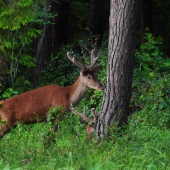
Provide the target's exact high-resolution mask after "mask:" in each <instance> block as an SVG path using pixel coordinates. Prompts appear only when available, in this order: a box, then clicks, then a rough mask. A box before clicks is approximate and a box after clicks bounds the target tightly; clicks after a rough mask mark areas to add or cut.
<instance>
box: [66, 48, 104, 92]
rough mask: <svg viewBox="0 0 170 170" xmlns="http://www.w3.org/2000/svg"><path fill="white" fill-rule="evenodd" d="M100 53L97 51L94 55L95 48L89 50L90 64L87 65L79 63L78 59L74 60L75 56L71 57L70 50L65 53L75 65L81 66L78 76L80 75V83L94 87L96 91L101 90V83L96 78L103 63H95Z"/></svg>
mask: <svg viewBox="0 0 170 170" xmlns="http://www.w3.org/2000/svg"><path fill="white" fill-rule="evenodd" d="M100 55H101V54H100V53H99V54H98V56H97V57H95V50H94V49H93V50H92V51H91V64H90V65H88V66H85V65H83V64H81V63H79V62H78V61H76V59H75V56H73V57H72V56H71V53H70V52H68V53H67V56H68V58H69V59H70V60H71V61H72V62H73V63H74V64H75V65H77V66H78V67H80V68H81V72H80V77H81V81H82V83H83V84H84V85H86V86H87V87H89V88H92V89H96V90H98V91H102V90H103V86H102V84H101V83H100V82H99V80H98V79H97V73H98V71H99V70H100V69H101V68H102V64H103V63H100V64H98V65H95V63H96V61H97V60H98V59H99V57H100Z"/></svg>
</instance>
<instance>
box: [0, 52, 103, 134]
mask: <svg viewBox="0 0 170 170" xmlns="http://www.w3.org/2000/svg"><path fill="white" fill-rule="evenodd" d="M100 56H101V53H99V54H98V56H97V57H96V56H95V50H94V49H93V50H92V51H91V62H90V65H88V66H85V65H83V64H81V63H80V62H78V61H76V58H75V56H73V57H72V55H71V52H67V57H68V58H69V60H70V61H71V62H73V63H74V64H75V65H76V66H78V67H79V68H81V71H80V76H79V77H78V79H77V80H76V81H75V83H74V84H73V85H71V86H66V87H61V86H58V85H47V86H44V87H40V88H37V89H34V90H31V91H28V92H25V93H22V94H20V95H18V96H14V97H11V98H8V99H5V100H3V101H0V137H3V136H4V135H5V134H6V133H7V132H8V131H9V130H10V129H11V127H14V126H16V125H17V123H20V122H22V123H24V124H31V123H36V122H37V120H38V121H39V122H42V121H47V113H48V111H49V109H50V108H54V107H55V106H56V105H57V106H60V107H62V108H63V111H62V112H61V119H62V115H64V114H65V113H66V112H69V111H70V105H71V104H72V105H74V106H75V105H76V104H78V103H79V102H80V100H81V99H82V98H83V97H84V95H85V94H86V92H87V91H88V89H89V88H92V89H96V90H98V91H103V86H102V84H101V83H100V81H99V80H98V79H97V73H98V71H99V70H100V69H101V68H102V64H103V63H100V64H97V65H95V63H96V61H97V60H98V59H99V57H100ZM59 121H60V118H59V119H56V124H55V126H54V130H57V125H58V122H59Z"/></svg>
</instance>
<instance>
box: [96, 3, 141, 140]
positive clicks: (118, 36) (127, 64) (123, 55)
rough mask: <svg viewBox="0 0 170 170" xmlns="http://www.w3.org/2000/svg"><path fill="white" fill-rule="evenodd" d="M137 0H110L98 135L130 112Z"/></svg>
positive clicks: (105, 131)
mask: <svg viewBox="0 0 170 170" xmlns="http://www.w3.org/2000/svg"><path fill="white" fill-rule="evenodd" d="M139 11H140V0H111V1H110V20H109V22H110V30H109V45H108V48H109V58H108V70H107V80H106V89H105V94H104V97H103V105H102V109H101V113H100V116H99V119H98V124H97V127H96V128H97V129H96V130H97V133H98V136H99V137H103V135H105V134H106V135H107V134H108V127H110V126H111V125H114V123H118V125H122V124H123V123H124V122H126V121H127V117H128V115H129V103H130V98H131V91H132V77H133V65H134V54H135V46H136V35H137V27H138V20H139Z"/></svg>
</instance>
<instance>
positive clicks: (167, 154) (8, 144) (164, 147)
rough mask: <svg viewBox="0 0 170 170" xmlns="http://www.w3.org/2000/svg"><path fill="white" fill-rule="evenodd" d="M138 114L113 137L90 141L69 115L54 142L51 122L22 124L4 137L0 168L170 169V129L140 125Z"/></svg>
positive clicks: (41, 169)
mask: <svg viewBox="0 0 170 170" xmlns="http://www.w3.org/2000/svg"><path fill="white" fill-rule="evenodd" d="M135 114H137V115H138V116H139V114H143V113H138V112H136V113H135ZM134 117H135V116H132V117H131V119H129V125H128V127H126V128H125V129H124V130H122V132H121V129H120V130H119V133H117V132H113V135H112V136H111V138H110V139H105V140H103V141H102V142H100V143H99V142H98V141H97V140H95V139H91V140H90V141H87V140H86V136H85V130H84V127H79V129H78V130H76V129H75V130H74V129H73V128H72V127H71V126H73V127H74V126H75V125H74V124H72V125H71V124H68V122H69V121H68V118H66V120H64V121H63V122H62V123H61V125H60V131H59V132H57V133H55V134H53V135H55V137H54V140H53V141H50V142H49V141H48V139H49V137H50V135H49V134H50V133H51V131H50V124H49V123H37V124H34V125H23V124H19V125H18V126H17V127H16V128H15V129H12V130H11V131H10V133H8V134H7V135H6V136H5V137H4V138H3V139H1V140H0V160H1V161H0V168H1V169H16V168H20V169H23V170H24V169H25V170H26V169H29V170H35V169H36V170H47V169H48V170H56V169H58V170H62V169H63V170H64V169H67V170H72V169H74V170H79V169H80V170H113V169H118V170H119V169H120V170H121V169H123V170H124V169H127V170H128V169H129V170H133V169H141V170H142V169H158V170H160V169H170V147H169V146H170V135H169V133H170V130H169V129H160V128H158V127H150V126H145V125H144V126H143V125H142V123H143V122H141V125H139V124H138V123H139V122H138V123H137V121H138V120H136V122H135V123H134ZM68 125H69V126H68ZM62 127H63V128H62ZM71 131H72V132H71Z"/></svg>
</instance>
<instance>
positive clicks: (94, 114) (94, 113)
mask: <svg viewBox="0 0 170 170" xmlns="http://www.w3.org/2000/svg"><path fill="white" fill-rule="evenodd" d="M91 112H92V115H93V117H94V119H93V121H94V123H96V122H97V116H98V115H97V114H96V110H95V109H94V108H92V109H91Z"/></svg>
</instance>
